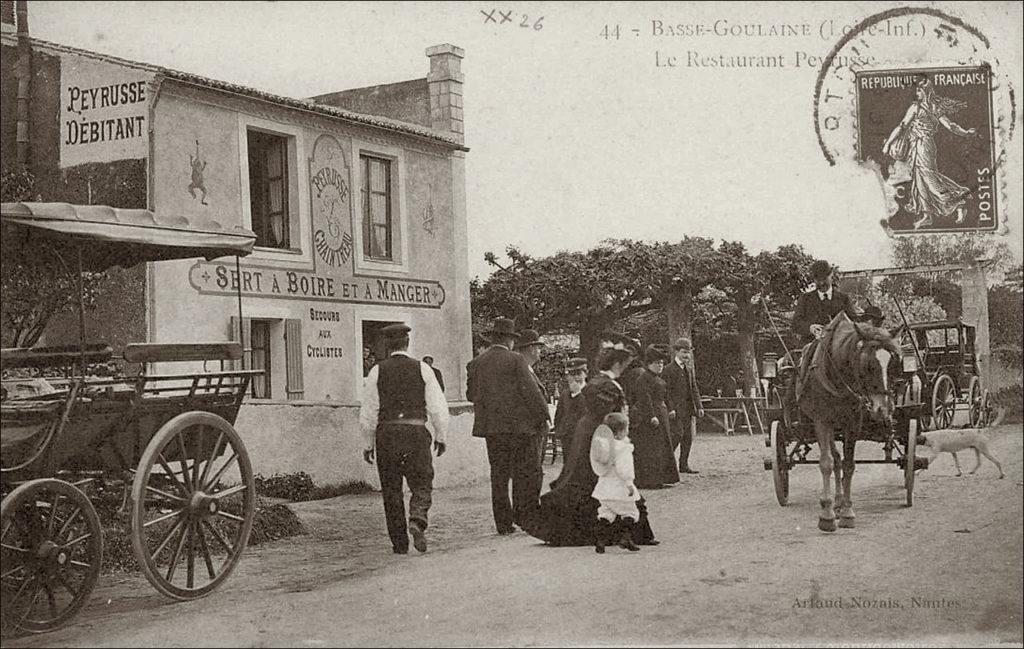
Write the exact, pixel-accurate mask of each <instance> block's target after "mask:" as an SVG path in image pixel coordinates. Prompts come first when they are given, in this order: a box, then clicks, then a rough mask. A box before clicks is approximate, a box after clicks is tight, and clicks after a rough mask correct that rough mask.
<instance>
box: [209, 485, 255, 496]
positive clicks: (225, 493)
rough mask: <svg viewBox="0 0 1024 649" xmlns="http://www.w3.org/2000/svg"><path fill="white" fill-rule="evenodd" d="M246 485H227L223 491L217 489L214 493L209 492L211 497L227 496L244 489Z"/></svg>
mask: <svg viewBox="0 0 1024 649" xmlns="http://www.w3.org/2000/svg"><path fill="white" fill-rule="evenodd" d="M247 488H248V487H246V486H245V485H244V484H237V485H235V486H234V487H229V488H227V489H225V490H224V491H218V492H217V493H215V494H210V497H211V498H227V497H228V496H231V495H234V494H236V493H238V492H240V491H245V490H246V489H247Z"/></svg>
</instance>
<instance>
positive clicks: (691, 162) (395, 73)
mask: <svg viewBox="0 0 1024 649" xmlns="http://www.w3.org/2000/svg"><path fill="white" fill-rule="evenodd" d="M894 6H897V5H895V4H894V3H879V2H845V3H835V4H833V3H786V2H773V3H761V4H752V3H671V4H668V3H629V2H623V3H576V2H565V3H553V2H523V3H519V2H514V3H488V2H486V1H481V2H466V3H426V2H407V3H387V2H373V3H361V2H347V3H340V2H331V3H316V2H120V1H119V2H45V1H42V0H30V2H29V28H30V31H31V33H32V35H33V36H35V37H37V38H41V39H44V40H49V41H54V42H57V43H62V44H66V45H71V46H74V47H81V48H85V49H89V50H94V51H98V52H102V53H106V54H110V55H114V56H118V57H123V58H127V59H130V60H135V61H141V62H146V63H152V64H156V65H160V66H164V67H169V68H174V69H177V70H182V71H186V72H193V73H196V74H201V75H204V76H208V77H212V78H215V79H220V80H225V81H230V82H234V83H239V84H242V85H246V86H250V87H253V88H257V89H260V90H265V91H270V92H274V93H278V94H282V95H286V96H292V97H309V96H313V95H317V94H323V93H328V92H332V91H336V90H342V89H345V88H355V87H363V86H369V85H376V84H381V83H391V82H396V81H404V80H408V79H413V78H422V77H424V76H426V73H427V71H428V69H429V64H428V60H427V57H426V55H425V50H426V48H427V47H429V46H431V45H436V44H441V43H452V44H455V45H458V46H459V47H462V48H463V49H465V51H466V56H465V59H464V60H463V62H462V70H463V73H464V74H465V87H464V102H465V113H464V117H465V131H466V133H465V135H466V145H467V146H468V147H469V148H470V152H469V153H468V154H467V158H466V173H467V179H466V184H467V187H466V191H467V214H468V220H469V264H470V268H469V271H470V276H471V277H472V276H477V275H479V276H486V275H487V274H489V272H490V271H491V268H490V267H489V266H488V265H487V263H486V262H485V261H484V253H485V252H486V251H494V252H496V253H498V254H499V255H500V254H502V253H503V251H504V249H505V247H506V246H508V245H514V246H517V247H519V248H520V249H522V250H523V251H524V252H526V253H528V254H531V255H534V256H543V255H548V254H553V253H555V252H557V251H559V250H585V249H587V248H589V247H591V246H593V245H595V244H597V243H598V242H599V241H600V240H602V239H604V238H608V237H613V238H631V239H643V240H648V241H654V240H679V239H680V238H682V237H683V236H687V235H689V236H703V237H709V238H712V239H715V240H730V241H742V242H744V243H745V244H746V245H747V247H748V248H750V249H751V250H753V251H755V252H756V251H759V250H762V249H765V248H769V249H772V248H775V247H776V246H779V245H783V244H789V243H799V244H802V245H803V246H804V248H805V249H806V250H807V251H808V252H809V253H811V254H813V255H815V256H817V257H824V258H828V259H830V260H831V261H833V262H834V263H838V264H839V265H840V266H841V267H842V268H843V269H848V270H849V269H857V268H877V267H880V266H885V265H888V264H889V263H891V259H890V254H889V250H890V245H889V240H888V238H887V236H886V235H885V234H884V232H883V230H882V229H881V227H880V226H879V220H880V219H881V218H883V217H885V216H886V212H885V210H886V207H885V200H884V196H883V192H882V189H881V185H880V182H879V180H878V177H877V174H875V172H874V171H872V170H870V169H867V168H865V167H863V166H861V165H858V164H854V163H853V162H851V161H850V160H844V159H840V160H839V161H838V164H837V165H836V166H834V167H833V166H829V164H828V163H827V162H826V161H825V158H824V157H823V155H822V153H821V150H820V149H819V148H818V144H817V140H816V136H815V132H814V121H813V117H812V109H813V101H812V100H813V91H814V84H815V80H816V76H817V73H818V67H817V65H816V64H817V61H816V60H815V59H816V58H817V59H820V58H821V57H823V56H824V55H826V54H827V53H828V51H829V50H830V49H831V46H832V45H833V43H834V42H835V40H836V39H837V38H838V35H833V34H831V33H829V30H830V29H831V28H832V27H834V26H836V25H838V26H839V29H841V28H842V26H843V25H853V24H855V23H857V22H858V21H860V20H862V19H864V18H866V17H867V16H869V15H870V14H873V13H876V12H878V11H882V10H884V9H888V8H891V7H894ZM921 6H928V7H936V8H939V9H942V10H943V11H947V12H948V13H951V14H954V15H957V16H958V17H962V18H963V19H964V20H965V22H968V23H970V24H971V25H973V26H975V27H976V28H977V29H978V30H979V31H980V32H982V33H983V34H985V36H986V37H988V38H989V39H990V43H991V51H992V52H994V53H996V56H998V59H999V61H998V63H999V66H1000V69H1001V70H1004V71H1007V72H1008V73H1009V77H1008V78H1009V79H1010V83H1011V85H1013V86H1015V87H1016V89H1017V92H1016V95H1017V96H1018V97H1020V96H1024V95H1022V93H1021V89H1024V81H1022V70H1024V63H1022V41H1024V33H1022V26H1021V25H1022V19H1024V11H1022V5H1021V4H1020V3H1000V2H990V3H980V4H971V5H954V4H951V3H922V4H921ZM503 13H504V14H505V17H504V18H503V17H502V14H503ZM616 27H617V28H618V34H617V36H618V37H617V38H616ZM667 27H672V29H673V32H674V34H672V35H669V34H668V31H667V29H666V28H667ZM700 28H703V29H704V31H703V32H702V33H699V34H698V33H696V32H697V31H698V29H700ZM779 32H782V33H781V34H780V33H779ZM766 55H776V56H779V57H781V58H782V59H783V60H784V62H785V66H784V68H781V69H779V68H776V69H765V68H735V67H734V68H724V67H721V61H722V58H723V57H726V58H727V57H732V56H766ZM669 57H675V58H674V59H670V58H669ZM710 59H717V60H718V61H719V66H715V67H712V66H711V65H710V64H709V63H708V61H709V60H710ZM701 60H703V61H705V63H703V64H701V63H699V61H701ZM670 62H674V63H675V66H670V65H669V63H670ZM851 106H852V104H851ZM1008 119H1010V120H1013V119H1015V120H1017V134H1016V138H1015V140H1014V141H1010V142H1009V143H1008V146H1007V149H1008V156H1007V157H1006V159H1005V160H1003V161H1002V162H1001V165H1000V180H999V184H1001V185H1002V189H1001V193H1002V195H1003V199H1004V200H1003V203H1004V206H1005V208H1004V212H1003V216H1004V217H1006V218H1007V219H1008V220H1009V224H1010V225H1009V227H1010V232H1009V234H1004V235H1002V236H1005V237H1006V238H1007V240H1008V242H1009V243H1010V244H1011V248H1012V250H1013V251H1014V253H1015V255H1016V256H1017V258H1018V259H1019V258H1020V257H1021V250H1022V247H1024V244H1022V242H1021V221H1022V216H1021V214H1022V208H1021V205H1022V200H1024V196H1022V189H1021V185H1022V181H1021V178H1022V174H1021V165H1022V158H1024V154H1022V147H1021V136H1022V133H1021V132H1020V131H1021V129H1020V127H1021V117H1020V110H1019V108H1018V110H1017V113H1016V115H1013V116H1012V117H1009V118H1008Z"/></svg>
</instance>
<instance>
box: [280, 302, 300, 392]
mask: <svg viewBox="0 0 1024 649" xmlns="http://www.w3.org/2000/svg"><path fill="white" fill-rule="evenodd" d="M284 362H285V366H286V369H287V371H288V374H287V378H286V383H285V392H287V393H288V398H289V399H302V398H303V396H304V388H303V387H302V320H298V319H294V320H293V319H289V320H285V321H284Z"/></svg>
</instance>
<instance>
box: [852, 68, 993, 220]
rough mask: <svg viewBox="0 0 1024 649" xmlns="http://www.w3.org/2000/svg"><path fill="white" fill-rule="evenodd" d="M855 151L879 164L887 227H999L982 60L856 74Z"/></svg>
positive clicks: (987, 76) (988, 82) (988, 80)
mask: <svg viewBox="0 0 1024 649" xmlns="http://www.w3.org/2000/svg"><path fill="white" fill-rule="evenodd" d="M856 111H857V131H858V136H857V150H858V157H859V158H860V160H862V161H869V160H870V161H873V162H875V163H876V164H877V165H878V169H879V171H880V173H881V175H882V179H883V181H884V183H885V185H886V196H887V199H888V200H887V202H888V204H889V205H888V209H889V216H888V223H887V225H888V227H889V228H890V229H891V230H892V231H893V232H894V233H900V232H966V231H994V230H996V229H997V228H998V227H999V223H998V221H999V219H998V216H997V215H998V213H999V212H998V208H999V206H998V205H997V201H998V196H999V192H998V191H997V188H996V183H997V182H998V174H997V173H996V160H997V156H996V151H995V133H994V129H993V125H994V122H995V120H994V118H993V109H992V73H991V69H990V68H989V67H988V66H986V65H977V66H949V67H935V68H916V69H915V68H904V69H892V70H871V71H862V72H857V73H856Z"/></svg>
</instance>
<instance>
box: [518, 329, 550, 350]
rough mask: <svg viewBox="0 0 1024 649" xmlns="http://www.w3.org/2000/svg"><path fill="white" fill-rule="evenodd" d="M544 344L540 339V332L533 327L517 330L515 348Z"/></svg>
mask: <svg viewBox="0 0 1024 649" xmlns="http://www.w3.org/2000/svg"><path fill="white" fill-rule="evenodd" d="M544 344H545V343H544V342H543V341H542V340H541V339H540V334H539V333H537V331H536V330H535V329H523V330H522V331H520V332H519V340H517V341H516V349H522V348H524V347H532V346H534V345H544Z"/></svg>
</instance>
